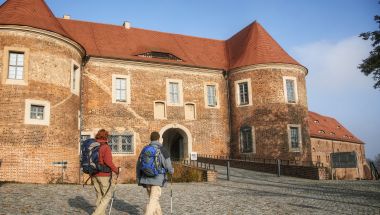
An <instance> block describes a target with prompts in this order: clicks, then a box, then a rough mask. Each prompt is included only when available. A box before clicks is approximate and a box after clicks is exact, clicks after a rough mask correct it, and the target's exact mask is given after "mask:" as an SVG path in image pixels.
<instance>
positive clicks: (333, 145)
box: [311, 138, 370, 179]
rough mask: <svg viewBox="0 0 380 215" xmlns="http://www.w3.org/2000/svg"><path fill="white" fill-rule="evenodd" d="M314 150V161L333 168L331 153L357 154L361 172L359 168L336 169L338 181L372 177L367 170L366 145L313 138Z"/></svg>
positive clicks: (335, 175) (312, 146) (312, 147)
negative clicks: (353, 152)
mask: <svg viewBox="0 0 380 215" xmlns="http://www.w3.org/2000/svg"><path fill="white" fill-rule="evenodd" d="M311 149H312V161H313V162H320V163H321V164H323V166H325V167H328V168H329V169H330V167H331V158H330V156H331V153H333V152H352V151H355V152H356V153H357V160H358V165H359V171H358V169H357V168H339V169H335V170H336V172H335V173H334V178H335V177H336V178H338V179H358V178H359V177H360V178H362V179H368V178H370V175H368V174H367V175H366V174H365V172H366V170H365V169H366V168H369V167H368V164H367V161H366V158H365V152H364V145H363V144H358V143H350V142H343V141H337V140H326V139H320V138H311Z"/></svg>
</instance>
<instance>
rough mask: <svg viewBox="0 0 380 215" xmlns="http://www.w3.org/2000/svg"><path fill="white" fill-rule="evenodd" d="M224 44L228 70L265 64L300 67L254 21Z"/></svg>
mask: <svg viewBox="0 0 380 215" xmlns="http://www.w3.org/2000/svg"><path fill="white" fill-rule="evenodd" d="M226 43H227V47H228V53H229V63H230V65H229V68H230V69H233V68H238V67H243V66H248V65H255V64H265V63H287V64H295V65H300V64H299V63H298V62H297V61H295V60H294V59H293V58H292V57H290V56H289V55H288V54H287V53H286V52H285V51H284V49H282V48H281V46H280V45H279V44H278V43H277V42H276V41H275V40H274V39H273V38H272V37H271V36H270V35H269V34H268V32H267V31H266V30H265V29H264V28H263V27H262V26H261V25H260V24H259V23H258V22H256V21H255V22H253V23H252V24H250V25H248V26H247V27H245V28H244V29H243V30H241V31H240V32H239V33H237V34H235V35H234V36H233V37H231V38H230V39H228V40H227V41H226Z"/></svg>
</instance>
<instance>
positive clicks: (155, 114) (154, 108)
mask: <svg viewBox="0 0 380 215" xmlns="http://www.w3.org/2000/svg"><path fill="white" fill-rule="evenodd" d="M156 103H164V108H165V109H164V117H163V118H160V117H158V114H157V112H156ZM153 112H154V119H167V108H166V102H165V101H160V100H159V101H154V102H153Z"/></svg>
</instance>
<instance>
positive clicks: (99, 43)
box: [0, 0, 300, 70]
mask: <svg viewBox="0 0 380 215" xmlns="http://www.w3.org/2000/svg"><path fill="white" fill-rule="evenodd" d="M0 25H22V26H31V27H35V28H39V29H44V30H48V31H52V32H55V33H58V34H60V35H62V36H65V37H67V38H70V39H72V40H74V41H76V42H78V43H79V44H81V45H82V46H83V47H84V48H85V50H86V52H87V54H88V55H90V56H94V57H104V58H116V59H126V60H137V61H148V62H160V63H170V64H176V65H186V66H194V67H202V68H212V69H223V70H230V69H234V68H238V67H242V66H248V65H255V64H265V63H286V64H295V65H300V64H299V63H298V62H297V61H295V60H294V59H293V58H292V57H290V56H289V55H288V54H287V53H286V52H285V51H284V50H283V49H282V48H281V47H280V45H278V43H277V42H276V41H275V40H274V39H273V38H272V37H271V36H270V35H269V34H268V33H267V32H266V31H265V30H264V28H263V27H262V26H261V25H260V24H259V23H257V22H253V23H252V24H250V25H248V26H247V27H246V28H244V29H243V30H241V31H240V32H239V33H237V34H235V35H234V36H232V37H231V38H230V39H228V40H226V41H222V40H213V39H205V38H198V37H192V36H185V35H179V34H171V33H163V32H157V31H150V30H144V29H139V28H129V29H126V28H124V27H123V26H116V25H109V24H99V23H91V22H83V21H76V20H66V19H58V18H56V17H54V15H53V13H52V12H51V10H50V9H49V7H48V6H47V5H46V4H45V2H44V1H43V0H8V1H6V2H5V3H4V4H3V5H1V7H0ZM149 52H157V53H166V54H168V55H173V56H176V57H177V58H179V59H181V60H173V59H163V58H154V57H144V55H142V54H144V53H149Z"/></svg>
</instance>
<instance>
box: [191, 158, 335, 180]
mask: <svg viewBox="0 0 380 215" xmlns="http://www.w3.org/2000/svg"><path fill="white" fill-rule="evenodd" d="M198 161H199V162H204V163H211V164H216V165H221V166H227V161H230V167H234V168H239V169H247V170H253V171H258V172H267V173H272V174H277V171H278V167H277V164H273V163H257V162H253V161H245V160H225V159H213V158H205V157H198ZM280 174H281V175H286V176H293V177H299V178H307V179H315V180H326V179H329V174H328V170H327V168H325V167H313V166H293V165H281V167H280Z"/></svg>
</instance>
